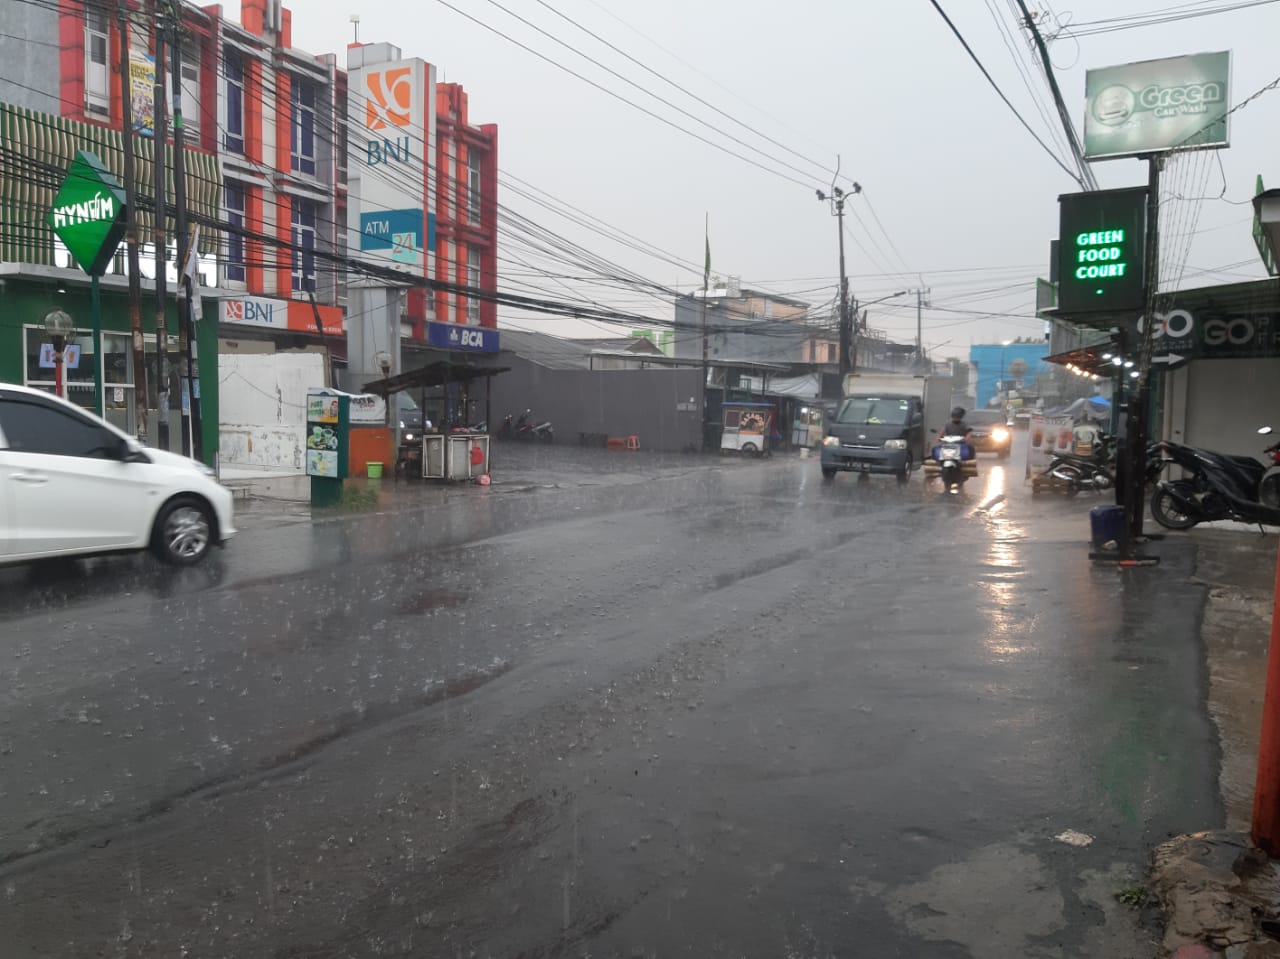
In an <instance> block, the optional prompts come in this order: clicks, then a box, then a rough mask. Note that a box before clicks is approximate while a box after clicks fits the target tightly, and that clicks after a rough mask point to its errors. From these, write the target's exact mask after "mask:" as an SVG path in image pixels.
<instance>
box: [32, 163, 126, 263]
mask: <svg viewBox="0 0 1280 959" xmlns="http://www.w3.org/2000/svg"><path fill="white" fill-rule="evenodd" d="M48 220H49V226H51V227H52V228H53V232H54V234H55V235H56V236H57V237H58V239H59V240H61V241H62V242H63V244H64V245H65V246H66V248H67V250H68V251H70V253H71V255H72V257H74V258H75V261H76V263H77V264H79V266H80V269H82V270H84V271H85V272H86V273H88V274H89V275H90V276H101V275H102V271H103V270H104V269H105V268H106V265H107V263H108V262H110V260H111V258H112V257H113V256H115V255H116V248H117V247H119V246H120V241H121V239H123V238H124V188H123V187H122V186H121V185H120V181H119V180H117V179H116V178H115V177H114V176H113V175H112V174H111V171H110V170H108V169H107V168H106V167H105V166H103V164H102V161H101V160H100V159H98V157H96V156H95V155H94V154H92V153H89V152H87V151H85V150H78V151H76V156H75V159H74V160H72V161H71V165H70V166H69V167H67V176H66V179H64V180H63V181H62V186H61V187H60V188H59V190H58V194H57V196H55V197H54V198H53V208H52V209H51V210H50V211H49V214H48Z"/></svg>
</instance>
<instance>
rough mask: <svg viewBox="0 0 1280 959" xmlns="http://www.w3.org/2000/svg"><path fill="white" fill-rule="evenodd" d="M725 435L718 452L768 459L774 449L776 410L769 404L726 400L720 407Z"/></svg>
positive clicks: (723, 434) (721, 437)
mask: <svg viewBox="0 0 1280 959" xmlns="http://www.w3.org/2000/svg"><path fill="white" fill-rule="evenodd" d="M721 415H722V416H723V423H724V432H723V433H722V434H721V436H720V452H721V453H725V452H735V453H742V454H744V455H747V456H768V455H769V453H770V451H771V449H772V445H773V433H774V423H775V420H776V419H777V415H778V413H777V407H775V406H774V405H773V404H772V403H753V402H742V401H738V400H728V401H726V402H724V403H722V404H721Z"/></svg>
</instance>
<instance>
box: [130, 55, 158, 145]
mask: <svg viewBox="0 0 1280 959" xmlns="http://www.w3.org/2000/svg"><path fill="white" fill-rule="evenodd" d="M155 89H156V58H155V57H152V56H148V55H147V54H145V53H143V54H139V53H132V54H130V55H129V102H130V103H131V104H132V106H133V132H134V133H136V134H137V135H138V136H143V137H153V136H155V135H156V98H155Z"/></svg>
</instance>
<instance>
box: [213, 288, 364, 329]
mask: <svg viewBox="0 0 1280 959" xmlns="http://www.w3.org/2000/svg"><path fill="white" fill-rule="evenodd" d="M317 316H319V318H320V327H319V329H317V328H316V317H317ZM218 318H219V319H220V320H221V321H222V323H223V324H230V325H232V326H256V327H260V328H263V329H270V330H292V331H293V332H295V333H323V334H324V335H325V336H341V335H342V333H343V331H344V326H343V319H342V308H341V307H338V306H323V305H321V304H318V303H317V304H315V305H314V306H313V305H312V304H311V303H306V302H303V301H301V300H277V299H272V298H271V297H266V296H229V297H224V298H223V300H222V303H221V308H220V309H219V314H218Z"/></svg>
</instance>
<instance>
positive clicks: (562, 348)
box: [502, 328, 592, 370]
mask: <svg viewBox="0 0 1280 959" xmlns="http://www.w3.org/2000/svg"><path fill="white" fill-rule="evenodd" d="M502 352H504V353H514V354H515V355H516V356H519V357H522V358H523V359H526V360H529V361H530V362H531V363H537V364H538V365H539V366H545V367H547V368H548V369H553V370H587V369H590V368H591V353H592V347H591V345H590V341H584V340H571V339H567V338H565V337H562V336H551V335H550V334H549V333H537V332H534V331H533V330H512V329H509V328H503V330H502Z"/></svg>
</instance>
